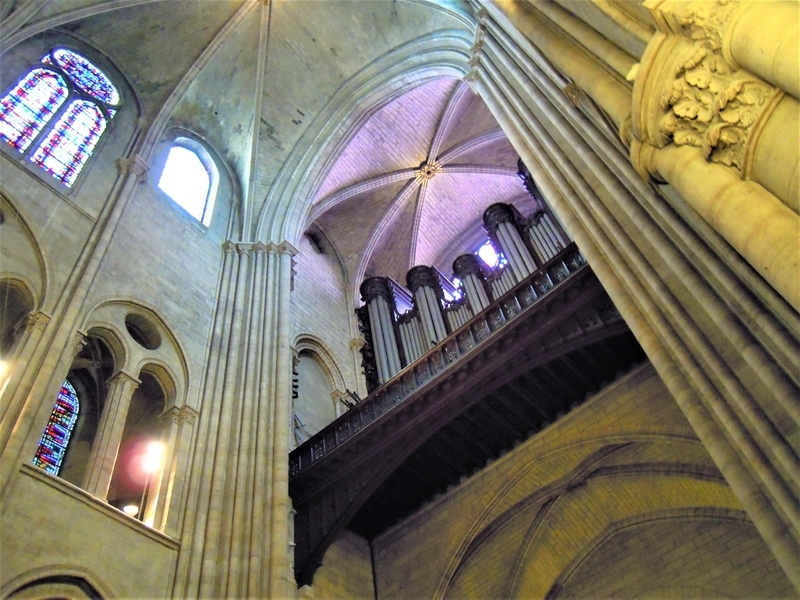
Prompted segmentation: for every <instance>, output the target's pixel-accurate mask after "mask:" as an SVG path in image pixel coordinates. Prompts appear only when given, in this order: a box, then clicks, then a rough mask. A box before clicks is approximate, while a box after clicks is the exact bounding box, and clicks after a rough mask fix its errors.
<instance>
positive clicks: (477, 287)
mask: <svg viewBox="0 0 800 600" xmlns="http://www.w3.org/2000/svg"><path fill="white" fill-rule="evenodd" d="M453 273H455V275H456V277H458V278H459V279H460V280H461V281H462V283H463V284H464V293H465V294H466V295H467V300H469V303H470V306H472V311H473V313H474V314H478V313H479V312H480V311H482V310H483V309H485V308H486V307H487V306H489V304H490V303H491V301H490V300H489V296H488V295H487V294H486V289H485V288H484V285H483V283H484V275H483V269H482V267H481V261H480V259H479V258H478V257H477V256H475V255H474V254H462V255H461V256H459V257H458V258H457V259H455V261H453Z"/></svg>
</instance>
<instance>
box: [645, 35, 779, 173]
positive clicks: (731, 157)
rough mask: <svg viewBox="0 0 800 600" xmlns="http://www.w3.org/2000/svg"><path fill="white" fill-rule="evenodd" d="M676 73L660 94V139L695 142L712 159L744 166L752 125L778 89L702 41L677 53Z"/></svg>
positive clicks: (682, 144) (687, 143)
mask: <svg viewBox="0 0 800 600" xmlns="http://www.w3.org/2000/svg"><path fill="white" fill-rule="evenodd" d="M673 72H674V76H673V77H670V78H667V80H666V81H665V82H664V88H663V90H664V91H663V93H662V94H661V97H660V105H661V109H663V110H664V111H665V114H664V115H663V116H662V117H661V120H660V124H659V125H660V127H659V130H660V134H661V135H662V136H663V138H664V139H663V140H660V141H661V142H662V144H664V143H668V142H669V141H672V142H674V143H675V144H676V145H678V146H686V145H688V146H695V147H698V148H701V149H702V150H703V153H704V155H705V157H706V159H708V160H710V161H711V162H715V163H720V164H724V165H727V166H729V167H730V166H732V167H736V168H737V169H739V170H742V168H743V163H744V153H745V146H746V144H747V140H748V137H749V135H750V132H751V129H752V127H753V125H754V124H755V123H756V122H757V121H758V119H759V117H760V116H761V114H762V112H763V111H764V109H765V108H766V106H767V105H768V104H770V100H771V99H772V97H773V96H774V93H775V92H776V90H774V88H772V87H771V86H770V85H768V84H766V83H764V82H763V81H761V80H760V79H758V78H756V77H754V76H752V75H750V74H749V73H747V72H745V71H742V70H740V69H736V70H734V69H733V68H732V67H731V66H730V65H729V64H728V62H727V61H726V60H725V59H724V58H723V57H722V55H721V54H720V53H719V52H716V51H712V50H710V49H709V48H708V46H707V45H705V44H702V43H700V42H694V43H693V44H692V45H691V46H689V47H688V48H686V49H685V50H684V51H682V52H681V53H680V54H679V55H678V56H677V59H676V60H675V62H674V71H673ZM660 145H661V144H660Z"/></svg>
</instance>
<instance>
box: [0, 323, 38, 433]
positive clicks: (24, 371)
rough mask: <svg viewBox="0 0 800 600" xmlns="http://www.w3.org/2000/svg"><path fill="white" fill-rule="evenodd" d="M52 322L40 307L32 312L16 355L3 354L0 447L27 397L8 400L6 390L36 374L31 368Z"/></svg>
mask: <svg viewBox="0 0 800 600" xmlns="http://www.w3.org/2000/svg"><path fill="white" fill-rule="evenodd" d="M49 322H50V316H49V315H47V314H45V313H43V312H41V311H37V312H34V313H31V314H29V315H28V317H27V318H26V319H25V320H24V325H23V326H22V331H20V332H19V333H18V334H17V335H19V339H18V340H17V342H16V344H15V352H14V355H13V356H7V357H3V363H4V369H5V372H4V373H2V374H0V449H2V448H3V447H4V446H5V442H6V441H7V440H8V436H9V435H10V434H11V429H12V428H13V426H14V423H15V421H16V418H17V415H18V414H19V411H20V410H21V409H22V401H23V400H24V398H22V397H20V396H14V397H13V398H10V399H9V400H10V401H9V402H5V401H4V400H5V391H6V390H9V391H10V390H15V389H17V388H18V387H20V386H23V385H24V382H25V381H26V380H31V379H32V378H33V377H34V376H35V373H34V372H32V369H31V363H32V362H33V361H32V358H33V356H34V354H35V353H36V351H37V349H38V347H39V342H40V341H41V339H42V335H43V333H44V331H45V329H46V328H47V324H48V323H49ZM11 395H12V394H9V396H11Z"/></svg>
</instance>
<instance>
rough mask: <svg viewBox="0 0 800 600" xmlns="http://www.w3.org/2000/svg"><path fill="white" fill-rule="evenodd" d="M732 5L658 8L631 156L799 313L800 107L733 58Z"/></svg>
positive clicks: (641, 74)
mask: <svg viewBox="0 0 800 600" xmlns="http://www.w3.org/2000/svg"><path fill="white" fill-rule="evenodd" d="M770 4H771V3H770ZM777 4H778V5H779V6H782V3H777ZM733 8H734V3H730V4H723V3H720V2H717V1H716V0H714V1H710V2H700V3H696V2H685V1H684V2H671V1H668V2H664V3H663V4H661V5H658V6H657V7H655V8H652V9H651V12H652V13H653V16H654V19H655V20H656V23H657V25H658V27H659V29H660V30H661V31H660V32H659V33H657V34H655V35H654V36H653V39H652V40H651V41H650V44H649V45H648V48H647V50H646V51H645V54H644V56H643V58H642V63H641V65H640V68H639V70H638V72H637V75H636V82H635V85H634V95H633V105H632V106H633V110H632V134H633V139H632V140H631V159H632V161H633V163H634V165H636V167H637V169H638V170H639V172H640V173H641V174H642V175H643V176H645V177H648V176H650V175H652V176H654V177H656V178H657V179H661V180H663V181H666V182H668V183H670V184H671V185H673V186H674V187H675V188H676V189H678V191H679V192H680V193H681V195H682V196H683V198H684V199H685V200H686V201H687V202H688V203H689V204H690V205H691V206H692V207H693V208H694V209H695V210H697V212H698V213H699V214H700V215H701V216H703V218H704V219H705V220H706V221H707V222H708V223H709V224H710V225H711V226H712V227H713V228H714V229H715V230H716V231H718V232H719V233H720V234H721V235H722V236H723V237H724V238H725V239H726V240H727V241H728V243H730V244H731V245H732V246H733V247H734V248H735V249H736V250H737V251H738V252H739V253H740V254H741V255H742V256H743V257H744V258H745V259H746V260H747V261H748V262H749V263H750V264H751V265H752V266H753V268H755V269H756V270H757V271H758V272H759V273H760V274H761V275H762V277H764V278H765V279H766V280H767V281H769V282H770V284H771V285H772V286H773V287H774V288H775V289H776V290H777V291H778V292H779V293H780V294H781V295H782V296H783V297H784V298H785V299H786V300H787V301H788V302H789V303H790V304H791V305H792V306H794V307H795V309H798V308H800V283H798V277H797V272H798V269H799V268H800V260H799V259H798V253H797V248H798V245H800V216H798V212H800V189H799V188H798V186H799V185H800V184H798V181H797V173H798V168H800V147H799V146H798V144H797V130H798V127H800V103H798V102H797V101H796V100H795V99H794V98H792V97H790V96H786V95H785V93H784V92H783V91H782V90H781V89H779V88H775V87H772V86H771V85H769V84H768V83H766V82H765V81H763V80H761V79H760V78H759V77H757V76H756V75H754V74H752V73H749V72H747V71H743V70H741V69H739V68H738V67H737V66H736V65H734V64H731V63H730V62H729V61H728V60H727V59H726V56H725V53H724V52H723V51H722V41H721V40H722V38H723V37H725V36H726V31H727V30H726V26H727V25H726V23H727V22H728V21H729V20H730V15H731V14H733V12H735V11H733ZM712 9H713V10H712ZM708 11H711V12H710V13H709V12H708ZM704 15H705V17H704ZM712 17H713V18H712ZM737 39H738V38H737ZM795 59H796V57H795ZM795 62H796V60H795ZM688 148H692V149H696V150H694V151H687V149H688ZM741 179H745V181H741ZM749 179H753V180H754V181H747V180H749ZM689 181H691V183H689ZM756 182H757V183H756ZM759 184H760V185H759ZM781 203H782V204H783V205H782V204H781Z"/></svg>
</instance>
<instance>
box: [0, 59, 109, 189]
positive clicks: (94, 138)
mask: <svg viewBox="0 0 800 600" xmlns="http://www.w3.org/2000/svg"><path fill="white" fill-rule="evenodd" d="M41 62H42V65H43V66H40V67H36V68H34V69H31V70H30V71H29V72H28V73H27V74H26V75H25V76H24V77H22V79H20V81H19V82H18V83H17V84H16V86H14V88H13V89H12V90H11V91H10V92H9V93H8V94H6V95H5V96H3V98H2V99H1V100H0V138H2V139H3V141H5V142H6V143H8V144H9V145H10V146H11V147H12V148H14V149H16V150H17V151H19V152H22V153H24V154H26V155H27V156H28V158H29V160H31V161H32V162H34V163H35V164H37V165H39V166H40V167H41V168H42V169H43V170H44V171H47V172H48V173H50V174H51V175H52V176H53V177H55V178H56V179H58V180H59V181H61V182H62V183H64V185H66V186H67V187H72V185H73V184H74V183H75V179H76V178H77V177H78V174H79V173H80V171H81V169H82V168H83V167H84V165H85V164H86V161H87V160H88V159H89V157H90V156H91V154H92V152H93V151H94V149H95V147H96V146H97V142H98V141H99V139H100V136H101V135H102V134H103V132H104V131H105V129H106V126H107V125H108V122H109V121H110V120H111V119H112V118H113V117H114V114H115V113H116V111H117V110H118V108H119V103H120V96H119V92H118V91H117V88H116V87H115V86H114V84H113V83H111V80H109V78H108V77H106V75H105V74H104V73H103V72H102V71H101V70H100V69H98V68H97V67H96V66H95V65H93V64H92V63H91V62H89V61H88V60H87V59H86V58H84V57H83V56H81V55H80V54H77V53H76V52H73V51H71V50H67V49H65V48H56V49H55V50H53V51H51V52H50V53H48V54H47V55H45V56H44V57H43V58H42V60H41ZM31 148H33V150H31Z"/></svg>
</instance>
